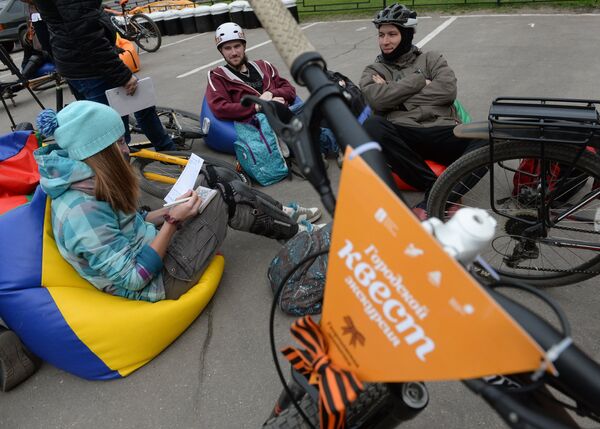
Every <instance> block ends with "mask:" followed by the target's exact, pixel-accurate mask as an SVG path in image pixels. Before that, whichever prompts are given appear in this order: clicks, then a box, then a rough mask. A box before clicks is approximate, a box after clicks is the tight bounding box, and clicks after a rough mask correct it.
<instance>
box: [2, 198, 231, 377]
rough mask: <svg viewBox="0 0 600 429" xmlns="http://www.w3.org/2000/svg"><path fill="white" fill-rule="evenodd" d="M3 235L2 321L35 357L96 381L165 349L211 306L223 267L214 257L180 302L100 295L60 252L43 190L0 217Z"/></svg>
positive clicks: (131, 367) (117, 374)
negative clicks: (143, 300) (147, 300)
mask: <svg viewBox="0 0 600 429" xmlns="http://www.w3.org/2000/svg"><path fill="white" fill-rule="evenodd" d="M0 237H1V241H0V318H2V319H3V320H4V322H5V323H6V324H7V325H8V327H9V328H11V329H12V330H14V331H15V332H16V333H17V334H18V335H19V337H20V338H21V340H22V341H23V342H24V343H25V345H26V346H27V347H28V348H29V349H30V350H31V351H32V352H33V353H35V354H36V355H38V356H39V357H41V358H42V359H44V360H45V361H47V362H49V363H51V364H53V365H55V366H57V367H59V368H61V369H63V370H65V371H68V372H70V373H73V374H75V375H78V376H80V377H83V378H87V379H91V380H108V379H114V378H121V377H125V376H127V375H129V374H130V373H132V372H133V371H135V370H136V369H138V368H140V367H141V366H143V365H145V364H146V363H148V362H149V361H150V360H152V359H153V358H154V357H155V356H156V355H158V354H159V353H160V352H161V351H162V350H164V349H165V348H166V347H167V346H168V345H169V344H170V343H171V342H173V341H174V340H175V339H176V338H177V337H178V336H179V335H180V334H181V333H182V332H183V331H184V330H185V329H186V328H187V327H188V326H189V325H190V324H191V323H192V322H193V321H194V319H195V318H196V317H198V315H199V314H200V312H201V311H202V310H203V309H204V307H205V306H206V305H207V304H208V302H209V301H210V299H211V298H212V296H213V294H214V293H215V291H216V289H217V286H218V284H219V281H220V279H221V276H222V273H223V268H224V258H223V257H222V256H219V255H217V256H215V258H214V259H213V261H212V262H211V263H210V265H209V266H208V268H207V269H206V271H205V272H204V274H203V276H202V278H201V279H200V281H199V283H198V284H197V285H195V286H194V287H193V288H192V289H190V290H189V291H188V292H187V293H186V294H184V295H183V296H182V297H181V298H179V299H178V300H176V301H173V300H164V301H160V302H157V303H149V302H142V301H132V300H128V299H125V298H121V297H116V296H112V295H109V294H106V293H103V292H100V291H98V290H97V289H96V288H94V287H93V286H92V285H91V284H90V283H88V282H87V281H86V280H84V279H82V278H81V277H79V275H78V274H77V273H76V272H75V270H74V269H73V268H72V267H71V266H70V265H69V264H68V263H67V262H66V261H65V260H64V259H63V258H62V256H61V255H60V253H59V252H58V248H57V247H56V243H55V242H54V238H53V234H52V227H51V224H50V203H49V200H48V201H46V195H45V194H44V192H43V191H42V190H41V189H40V188H38V189H37V191H36V193H35V195H34V196H33V199H32V200H31V202H30V203H28V204H25V205H22V206H20V207H17V208H15V209H13V210H11V211H9V212H7V213H6V214H4V215H2V216H0Z"/></svg>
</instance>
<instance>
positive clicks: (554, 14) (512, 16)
mask: <svg viewBox="0 0 600 429" xmlns="http://www.w3.org/2000/svg"><path fill="white" fill-rule="evenodd" d="M516 16H541V17H547V16H552V17H558V18H562V17H565V16H600V13H511V14H508V13H498V14H493V13H492V14H487V15H459V16H454V17H455V18H507V17H510V18H514V17H516ZM451 17H452V16H440V18H451Z"/></svg>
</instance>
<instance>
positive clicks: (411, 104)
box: [360, 46, 460, 127]
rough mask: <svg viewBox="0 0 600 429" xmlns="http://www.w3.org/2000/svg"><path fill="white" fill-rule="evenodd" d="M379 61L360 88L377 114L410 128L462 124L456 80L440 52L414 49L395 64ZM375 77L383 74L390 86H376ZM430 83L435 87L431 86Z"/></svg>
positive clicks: (371, 66) (365, 71)
mask: <svg viewBox="0 0 600 429" xmlns="http://www.w3.org/2000/svg"><path fill="white" fill-rule="evenodd" d="M375 61H376V62H375V63H374V64H371V65H368V66H367V67H366V68H365V70H364V71H363V74H362V76H361V78H360V88H361V90H362V92H363V93H364V95H365V97H366V99H367V101H368V103H369V105H370V106H371V108H372V109H373V111H374V112H375V114H377V115H381V116H383V117H385V118H386V119H387V120H388V121H390V122H392V123H394V124H396V125H404V126H409V127H434V126H452V125H456V124H458V123H460V121H459V119H458V116H457V114H456V111H455V109H454V108H453V106H452V103H453V102H454V100H455V98H456V77H455V76H454V72H453V71H452V69H451V68H450V67H449V66H448V63H447V62H446V60H445V59H444V57H443V56H442V55H441V54H440V53H439V52H435V51H429V52H426V53H423V52H421V51H420V50H419V48H417V47H416V46H413V47H412V49H411V50H410V51H409V52H407V53H406V54H404V55H402V56H401V57H400V58H398V60H396V61H395V62H393V63H388V62H386V61H385V60H384V59H383V58H382V57H381V55H380V56H379V57H377V59H376V60H375ZM374 74H379V75H380V76H381V77H383V78H384V79H385V81H386V83H385V84H377V83H375V82H373V75H374ZM426 80H430V81H431V83H430V84H428V85H427V84H426Z"/></svg>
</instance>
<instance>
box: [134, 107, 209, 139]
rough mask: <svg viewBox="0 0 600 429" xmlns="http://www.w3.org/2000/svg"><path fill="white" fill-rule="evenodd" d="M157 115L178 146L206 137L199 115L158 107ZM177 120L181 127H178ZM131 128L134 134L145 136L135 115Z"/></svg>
mask: <svg viewBox="0 0 600 429" xmlns="http://www.w3.org/2000/svg"><path fill="white" fill-rule="evenodd" d="M156 114H157V115H158V118H159V119H160V122H161V123H162V125H163V127H165V130H166V131H167V133H168V134H169V136H171V138H172V139H173V140H174V141H175V143H176V144H179V143H184V142H185V141H186V140H196V139H201V138H204V136H205V134H204V133H203V132H202V127H201V126H200V118H199V115H198V114H196V113H192V112H188V111H185V110H181V109H173V108H171V107H164V106H156ZM175 118H176V119H177V123H179V126H177V123H176V122H175V120H174V119H175ZM129 126H130V128H131V131H132V132H134V133H138V134H143V131H142V129H141V128H140V127H138V125H137V122H136V120H135V116H134V115H129Z"/></svg>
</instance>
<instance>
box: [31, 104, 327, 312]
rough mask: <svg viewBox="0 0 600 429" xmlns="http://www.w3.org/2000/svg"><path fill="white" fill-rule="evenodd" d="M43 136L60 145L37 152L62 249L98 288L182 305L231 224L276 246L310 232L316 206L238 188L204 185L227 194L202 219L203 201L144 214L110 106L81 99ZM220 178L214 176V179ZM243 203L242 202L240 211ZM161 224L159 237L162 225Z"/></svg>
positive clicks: (48, 119) (48, 121) (55, 116)
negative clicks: (274, 241)
mask: <svg viewBox="0 0 600 429" xmlns="http://www.w3.org/2000/svg"><path fill="white" fill-rule="evenodd" d="M38 128H39V130H40V131H41V132H42V134H44V135H45V136H47V137H49V136H54V139H55V141H56V143H55V144H50V145H48V146H45V147H42V148H40V149H38V150H37V151H36V153H35V157H36V160H37V162H38V165H39V170H40V176H41V180H40V184H41V186H42V189H43V190H44V191H45V192H46V193H47V194H48V196H50V198H51V199H52V204H51V209H52V210H51V211H52V229H53V232H54V238H55V240H56V243H57V246H58V249H59V251H60V253H61V255H62V256H63V257H64V258H65V260H67V261H68V262H69V263H70V264H71V265H72V266H73V267H74V268H75V270H76V271H77V272H78V273H79V275H81V276H82V277H83V278H85V279H87V280H88V281H89V282H90V283H92V284H93V285H94V286H95V287H96V288H98V289H100V290H102V291H104V292H107V293H110V294H113V295H118V296H122V297H126V298H130V299H136V300H145V301H151V302H155V301H159V300H162V299H177V298H178V297H179V296H181V295H182V294H183V293H185V292H186V291H187V290H188V289H189V288H191V287H192V286H193V285H194V284H196V283H197V281H198V279H199V278H200V276H201V275H202V272H203V271H204V269H205V268H206V266H207V265H208V263H209V262H210V259H211V257H212V256H213V255H214V254H215V253H216V251H217V250H218V249H219V247H220V245H221V243H222V242H223V240H224V238H225V235H226V232H227V224H228V223H229V225H230V226H232V227H233V228H236V229H240V230H243V231H248V232H253V233H257V234H261V235H265V236H267V237H271V238H276V239H287V238H290V237H292V236H293V235H295V234H296V233H297V232H298V231H301V230H309V231H310V230H312V229H313V228H314V226H313V225H312V224H310V223H309V222H307V219H310V220H316V218H317V217H318V216H319V215H320V211H319V209H317V208H302V207H297V209H295V210H292V209H288V208H284V207H282V206H281V204H280V203H278V202H277V201H274V200H272V199H270V198H269V197H266V196H265V195H264V194H262V193H260V192H258V191H255V190H253V189H250V188H249V187H247V186H246V185H245V184H244V183H242V182H240V181H236V180H233V181H231V180H229V181H228V180H225V179H222V178H221V177H218V176H215V177H209V176H210V174H209V173H208V172H207V171H206V170H203V171H202V175H201V176H202V179H201V180H202V182H203V184H205V185H206V183H211V184H212V185H213V186H214V187H215V188H216V189H218V190H219V191H220V192H219V193H218V194H217V197H216V198H214V199H213V200H212V201H211V202H210V203H209V204H208V206H207V207H206V208H205V209H204V210H203V211H202V213H201V214H198V208H199V206H200V203H201V201H200V198H199V197H198V194H197V193H196V192H193V191H191V190H190V191H188V192H187V193H186V194H184V195H182V196H181V198H183V197H188V196H191V199H190V200H189V201H188V202H186V203H182V204H179V205H176V206H173V207H170V208H161V209H159V210H156V211H153V212H149V213H141V212H138V211H137V204H138V201H139V197H140V190H139V186H138V178H137V176H136V174H135V172H134V170H133V169H132V168H131V166H130V165H129V163H128V161H127V160H126V156H124V155H128V154H129V148H128V146H127V145H126V144H125V141H124V139H123V134H124V133H125V129H124V126H123V121H121V118H120V116H119V115H118V113H117V112H116V111H115V110H113V109H112V108H110V107H108V106H106V105H103V104H100V103H95V102H91V101H76V102H74V103H71V104H69V105H68V106H67V107H66V108H65V109H63V110H61V111H60V112H59V113H56V112H54V111H52V110H44V111H43V112H42V113H40V115H39V116H38ZM212 174H213V176H214V173H212ZM240 203H241V204H240ZM159 226H160V229H157V227H159Z"/></svg>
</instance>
